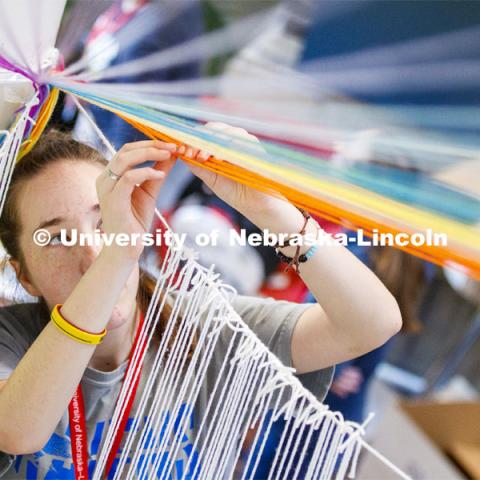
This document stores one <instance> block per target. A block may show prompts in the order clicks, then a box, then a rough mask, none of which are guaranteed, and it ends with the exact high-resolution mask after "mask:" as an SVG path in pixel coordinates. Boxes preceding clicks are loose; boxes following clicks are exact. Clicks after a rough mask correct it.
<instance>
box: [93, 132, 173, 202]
mask: <svg viewBox="0 0 480 480" xmlns="http://www.w3.org/2000/svg"><path fill="white" fill-rule="evenodd" d="M176 149H177V147H176V145H175V144H173V143H172V144H168V143H165V142H159V141H156V140H154V141H151V140H146V141H142V142H135V143H130V144H127V145H125V146H124V147H122V148H121V149H120V150H119V151H118V152H117V154H116V155H115V156H114V157H113V159H112V160H111V161H110V163H109V164H108V167H107V168H106V169H105V170H104V171H103V173H102V174H101V175H100V176H99V177H98V178H97V192H98V195H99V196H103V195H105V194H106V193H108V192H111V191H112V190H113V189H114V188H115V185H116V184H117V182H118V181H119V180H120V179H121V178H122V177H123V176H124V175H125V174H126V173H127V172H128V171H130V170H131V169H132V168H133V167H135V166H137V165H141V164H142V163H144V162H149V161H153V162H157V164H156V165H155V169H158V170H164V171H165V172H166V173H168V171H170V169H171V166H172V163H173V161H174V158H175V157H174V153H175V152H176ZM118 177H120V178H118Z"/></svg>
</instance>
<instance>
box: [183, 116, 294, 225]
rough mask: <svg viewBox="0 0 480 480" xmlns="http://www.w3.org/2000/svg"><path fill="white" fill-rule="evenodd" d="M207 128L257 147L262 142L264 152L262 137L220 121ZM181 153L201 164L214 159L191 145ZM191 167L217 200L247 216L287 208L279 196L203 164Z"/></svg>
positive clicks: (189, 165) (211, 123)
mask: <svg viewBox="0 0 480 480" xmlns="http://www.w3.org/2000/svg"><path fill="white" fill-rule="evenodd" d="M206 126H207V127H209V128H211V129H215V130H218V131H219V132H221V133H224V134H227V135H229V136H232V137H239V139H245V140H247V141H250V142H254V143H255V144H257V143H258V147H259V149H260V150H263V148H262V146H261V143H260V141H259V140H258V138H257V137H255V136H254V135H251V134H250V133H248V132H247V131H246V130H244V129H243V128H237V127H232V126H230V125H227V124H226V123H219V122H209V123H207V124H206ZM263 151H264V150H263ZM178 153H179V154H184V155H185V156H187V157H190V158H193V159H195V160H197V161H200V162H205V161H206V160H208V158H209V157H210V154H209V153H208V152H204V151H202V150H198V149H195V148H192V147H190V146H188V145H182V146H181V147H180V148H179V149H178ZM188 167H189V168H190V170H191V172H192V173H193V174H194V175H196V176H197V177H198V178H200V179H201V180H203V181H204V182H205V184H206V185H207V186H208V187H209V188H210V189H211V190H212V191H213V193H215V195H217V197H219V198H221V199H222V200H223V201H224V202H226V203H228V204H229V205H230V206H231V207H233V208H235V210H237V211H239V212H240V213H242V214H243V215H245V216H247V217H249V216H251V214H252V213H253V212H255V213H261V212H262V211H268V210H273V209H274V208H275V209H277V210H278V208H284V204H285V202H286V200H285V199H283V198H281V195H279V194H277V196H276V197H275V196H272V195H267V194H266V193H263V192H260V191H258V190H255V189H254V188H251V187H247V186H246V185H243V184H241V183H239V182H236V181H234V180H231V179H229V178H226V177H223V176H221V175H219V174H217V173H215V172H212V171H210V170H207V169H205V168H203V167H201V166H199V165H192V164H188Z"/></svg>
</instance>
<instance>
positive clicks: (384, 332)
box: [376, 296, 402, 347]
mask: <svg viewBox="0 0 480 480" xmlns="http://www.w3.org/2000/svg"><path fill="white" fill-rule="evenodd" d="M377 325H378V327H377V328H378V335H377V342H378V345H376V347H380V346H382V345H383V344H384V343H386V342H388V340H390V339H391V338H392V337H393V336H395V335H396V334H397V333H398V332H399V331H400V330H401V329H402V314H401V312H400V307H399V306H398V303H397V301H396V300H395V298H394V297H393V296H392V297H391V299H390V301H389V304H388V305H387V306H385V308H384V309H383V310H382V311H381V312H379V315H378V319H377Z"/></svg>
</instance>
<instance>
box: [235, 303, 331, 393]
mask: <svg viewBox="0 0 480 480" xmlns="http://www.w3.org/2000/svg"><path fill="white" fill-rule="evenodd" d="M231 304H232V307H233V308H234V309H235V311H236V312H237V313H238V314H239V315H240V316H241V317H242V319H243V321H244V322H245V323H246V324H247V325H248V326H249V327H250V328H251V329H252V330H253V331H254V332H255V333H256V335H257V336H258V337H259V338H260V340H261V341H262V342H263V343H264V344H265V345H266V346H267V347H268V349H269V350H270V351H271V352H272V353H274V354H275V355H276V356H277V357H278V358H279V359H280V360H281V362H282V363H283V364H284V365H286V366H287V367H292V366H293V364H292V363H293V362H292V353H291V345H292V336H293V330H294V328H295V325H296V324H297V321H298V319H299V318H300V316H301V315H302V313H303V312H304V311H305V310H307V309H308V308H310V307H311V306H312V305H314V304H312V303H294V302H288V301H285V300H275V299H274V298H271V297H269V298H260V297H251V296H244V295H237V296H235V297H233V298H232V299H231ZM333 372H334V367H328V368H324V369H321V370H317V371H314V372H309V373H305V374H301V375H297V376H298V378H299V380H300V381H301V382H302V384H303V386H304V387H305V388H307V389H308V390H309V391H310V392H312V393H313V394H314V395H315V396H316V397H317V398H318V399H319V400H320V401H322V400H323V399H324V398H325V396H326V394H327V392H328V389H329V387H330V384H331V382H332V377H333Z"/></svg>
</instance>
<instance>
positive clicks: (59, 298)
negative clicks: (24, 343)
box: [17, 161, 139, 329]
mask: <svg viewBox="0 0 480 480" xmlns="http://www.w3.org/2000/svg"><path fill="white" fill-rule="evenodd" d="M103 168H104V167H102V166H101V165H100V164H94V163H89V162H86V161H58V162H56V163H54V164H52V165H50V166H48V167H47V168H46V169H45V170H43V171H42V172H41V173H40V174H39V175H37V176H36V177H34V178H33V179H31V180H29V181H28V182H27V183H25V184H24V185H22V187H21V191H20V194H19V196H18V197H17V198H18V203H17V208H18V215H19V218H20V223H21V235H20V248H21V251H22V253H23V259H24V264H23V268H24V270H25V271H24V272H23V273H22V274H21V275H20V280H21V282H22V284H23V285H24V287H25V288H26V289H27V290H28V292H29V293H30V294H32V295H35V296H42V297H43V298H44V299H45V301H46V303H47V305H48V307H49V308H50V309H52V308H53V306H54V305H55V304H57V303H65V300H66V299H67V298H68V297H69V295H70V293H71V292H72V291H73V289H74V288H75V286H76V285H77V283H78V282H79V280H80V279H81V278H82V276H83V274H84V273H85V272H86V271H87V270H88V268H89V267H90V265H91V264H92V262H93V261H94V260H95V258H96V257H97V255H98V254H99V252H100V250H101V248H102V247H101V245H100V246H80V245H75V246H64V245H62V244H61V243H60V242H59V241H53V242H52V243H51V244H49V245H47V246H43V247H42V246H38V245H36V244H35V242H34V241H33V234H34V232H35V231H36V230H38V229H40V228H44V229H46V230H48V232H49V233H50V235H51V237H52V239H53V238H54V237H55V236H56V235H58V234H59V233H60V229H66V230H67V232H69V231H71V230H72V229H76V230H77V231H78V234H80V233H93V232H94V231H95V229H97V228H101V218H100V208H99V205H98V197H97V192H96V187H95V180H96V178H97V176H98V175H99V174H100V173H101V172H102V170H103ZM17 272H18V268H17ZM138 280H139V269H138V265H137V266H136V268H134V270H133V271H132V274H131V275H130V277H129V279H128V281H127V283H126V285H125V287H124V289H123V291H122V294H121V296H120V298H119V300H118V302H117V305H116V306H115V308H114V311H113V312H112V317H111V318H110V322H109V324H108V328H109V329H112V328H115V327H118V326H120V325H122V324H123V323H124V322H125V321H126V320H127V319H128V315H130V314H131V312H132V311H133V305H134V302H135V298H136V293H137V288H138Z"/></svg>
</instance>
